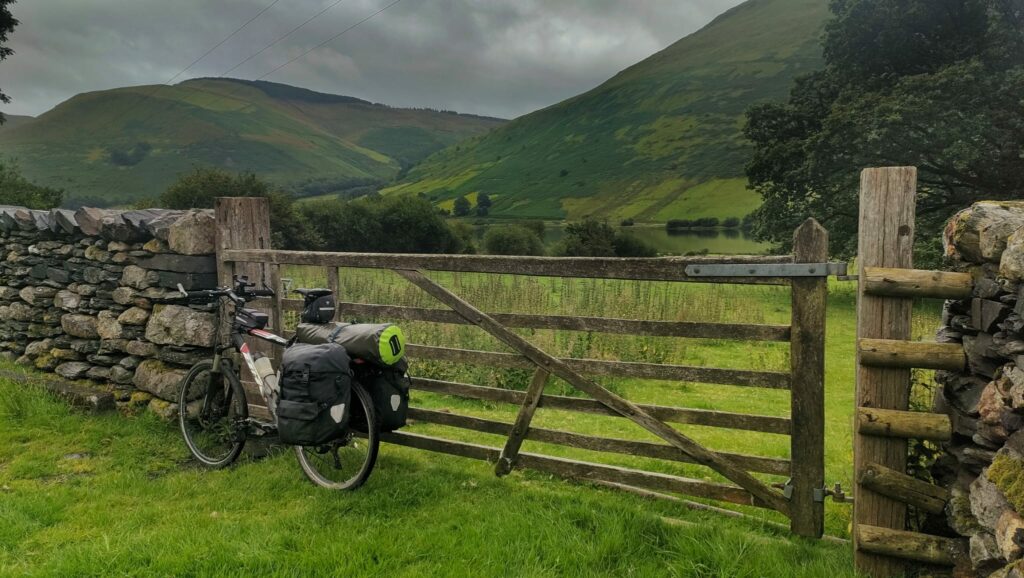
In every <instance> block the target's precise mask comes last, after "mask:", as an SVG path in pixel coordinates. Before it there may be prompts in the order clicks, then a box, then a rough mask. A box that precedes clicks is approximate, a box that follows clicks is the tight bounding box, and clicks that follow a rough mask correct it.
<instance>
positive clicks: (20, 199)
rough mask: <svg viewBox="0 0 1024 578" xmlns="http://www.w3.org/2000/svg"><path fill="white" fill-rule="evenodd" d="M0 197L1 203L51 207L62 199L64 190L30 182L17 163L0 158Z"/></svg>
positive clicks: (41, 207)
mask: <svg viewBox="0 0 1024 578" xmlns="http://www.w3.org/2000/svg"><path fill="white" fill-rule="evenodd" d="M0 199H3V204H6V205H15V206H21V207H27V208H29V209H52V208H54V207H59V206H60V204H61V201H63V200H64V191H62V190H60V189H53V188H50V187H44V186H41V185H37V184H35V183H32V182H31V181H29V180H28V179H26V178H25V177H24V176H22V174H21V170H20V168H19V167H18V165H17V163H14V162H12V161H6V162H5V161H4V160H3V159H0Z"/></svg>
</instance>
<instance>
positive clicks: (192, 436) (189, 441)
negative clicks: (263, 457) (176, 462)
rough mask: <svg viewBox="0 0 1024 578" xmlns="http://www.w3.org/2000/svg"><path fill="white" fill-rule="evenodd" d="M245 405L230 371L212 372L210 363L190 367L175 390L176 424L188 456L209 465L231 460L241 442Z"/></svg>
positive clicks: (201, 362)
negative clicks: (176, 403) (179, 389)
mask: <svg viewBox="0 0 1024 578" xmlns="http://www.w3.org/2000/svg"><path fill="white" fill-rule="evenodd" d="M248 417H249V406H248V404H247V402H246V399H245V391H244V390H243V389H242V384H241V383H239V381H238V379H236V378H235V376H234V374H232V373H230V372H225V371H218V372H216V373H215V372H214V371H213V362H212V361H210V360H207V361H200V362H199V363H197V364H195V365H193V366H192V369H190V370H189V372H188V373H187V374H186V375H185V379H183V380H182V382H181V391H180V392H179V393H178V423H179V424H180V426H181V434H182V435H183V436H184V438H185V444H186V445H187V446H188V449H189V451H190V452H192V455H193V456H195V458H196V459H197V460H199V462H200V463H202V464H203V465H204V466H206V467H209V468H223V467H224V466H227V465H229V464H231V463H232V462H234V461H235V459H237V458H238V455H239V454H240V453H242V447H243V446H244V445H245V437H246V420H247V419H248Z"/></svg>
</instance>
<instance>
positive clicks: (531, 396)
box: [494, 367, 551, 476]
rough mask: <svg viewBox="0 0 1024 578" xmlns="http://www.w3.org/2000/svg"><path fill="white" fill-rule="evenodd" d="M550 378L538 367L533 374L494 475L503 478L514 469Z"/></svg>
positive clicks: (548, 374) (495, 466) (495, 467)
mask: <svg viewBox="0 0 1024 578" xmlns="http://www.w3.org/2000/svg"><path fill="white" fill-rule="evenodd" d="M550 376H551V374H550V373H548V372H547V371H545V370H544V369H541V368H539V367H538V368H537V370H536V371H534V372H533V379H532V380H531V381H530V387H529V388H528V389H527V390H526V399H524V400H523V405H522V406H520V408H519V415H517V416H516V422H515V424H513V425H512V431H510V432H509V434H508V440H506V441H505V448H504V449H502V450H501V456H500V457H499V458H498V463H497V464H495V465H494V473H495V475H498V476H504V475H505V474H507V473H509V472H511V471H512V468H513V467H515V463H516V458H517V457H519V448H521V447H523V440H525V439H526V433H527V432H528V431H529V430H530V421H532V420H533V414H534V412H536V411H537V406H539V405H540V398H541V396H542V395H543V394H544V385H545V384H547V382H548V377H550Z"/></svg>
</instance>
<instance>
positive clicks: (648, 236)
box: [477, 224, 771, 255]
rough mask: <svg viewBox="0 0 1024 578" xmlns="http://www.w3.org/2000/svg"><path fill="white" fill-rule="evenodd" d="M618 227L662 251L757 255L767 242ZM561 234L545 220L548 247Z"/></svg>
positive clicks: (726, 232) (720, 232)
mask: <svg viewBox="0 0 1024 578" xmlns="http://www.w3.org/2000/svg"><path fill="white" fill-rule="evenodd" d="M487 226H488V225H480V226H478V227H477V234H478V235H479V236H480V237H483V234H484V231H486V230H487ZM618 229H619V230H620V231H623V232H624V233H626V234H628V235H631V236H633V237H636V238H638V239H640V240H642V241H644V242H646V243H647V244H649V245H651V246H652V247H654V248H655V249H656V250H657V251H658V252H659V253H661V254H664V255H685V254H687V253H697V252H701V251H703V250H705V249H707V251H708V253H711V254H715V255H757V254H762V253H766V252H768V250H769V249H771V244H769V243H760V242H758V241H755V240H754V239H751V238H750V237H749V236H748V235H747V234H746V233H744V232H743V231H740V230H737V229H713V230H699V231H693V230H690V231H672V232H669V231H667V230H666V229H665V227H664V226H663V225H662V226H644V225H634V226H632V227H618ZM564 236H565V227H564V226H562V225H557V224H548V225H547V226H546V227H545V229H544V245H545V247H548V248H550V247H551V246H552V245H554V244H555V243H557V242H558V241H560V240H561V239H562V237H564Z"/></svg>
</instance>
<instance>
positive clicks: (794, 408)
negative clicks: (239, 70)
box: [217, 198, 828, 537]
mask: <svg viewBox="0 0 1024 578" xmlns="http://www.w3.org/2000/svg"><path fill="white" fill-rule="evenodd" d="M219 201H220V202H218V204H217V222H218V223H219V224H220V225H221V226H224V227H232V228H243V229H247V228H255V229H256V232H255V233H254V232H253V231H251V230H250V231H249V234H238V233H234V234H224V235H222V237H221V241H220V242H219V243H218V255H217V257H218V267H219V270H220V273H221V278H222V279H225V278H230V276H231V274H232V272H234V271H243V270H245V271H248V272H249V274H250V275H254V274H258V275H261V276H263V277H264V278H265V279H268V280H269V282H270V283H272V286H273V287H274V288H275V289H276V290H277V293H278V296H277V298H276V299H274V300H273V301H272V302H264V303H262V304H257V305H263V306H266V307H268V308H269V310H270V313H271V319H272V323H273V325H274V327H275V329H277V330H279V331H283V330H284V324H283V319H284V311H289V310H290V311H297V310H299V309H301V302H300V301H297V300H290V299H284V293H283V291H282V287H281V281H280V280H281V277H282V275H281V267H282V266H290V265H300V266H316V267H323V268H326V271H327V280H328V285H329V286H330V288H332V289H335V290H337V289H338V279H339V268H341V267H353V268H367V269H388V270H392V271H394V272H395V273H397V274H398V275H400V276H401V277H402V278H404V279H405V280H407V281H409V282H410V283H412V284H413V285H415V286H416V287H418V288H420V289H421V290H423V291H425V292H426V293H428V294H429V295H431V296H432V297H434V298H435V299H437V300H438V301H439V302H441V303H443V304H444V305H446V306H447V307H448V308H449V309H447V310H446V309H428V308H415V307H402V306H396V305H393V304H367V303H351V302H345V301H344V296H343V295H339V315H359V316H375V317H379V318H383V319H388V320H417V321H426V322H433V323H445V324H463V325H465V324H471V325H475V326H477V327H479V328H480V329H482V330H483V331H485V332H487V333H488V334H490V335H491V336H493V337H495V338H496V339H498V340H499V341H501V342H502V343H504V344H505V345H507V346H508V347H510V348H511V349H512V350H513V352H514V353H506V352H495V351H474V350H466V349H456V348H450V347H437V346H427V345H417V344H410V345H409V346H408V347H407V352H408V354H409V356H410V358H411V359H412V360H413V363H415V360H416V359H434V360H443V361H448V362H455V363H469V364H478V365H489V366H496V367H516V368H529V369H532V370H533V377H532V380H531V383H530V385H529V388H528V389H527V390H526V391H525V392H522V391H515V390H507V389H500V388H496V387H491V386H488V385H486V384H482V385H473V384H464V383H457V382H452V381H443V380H436V379H424V378H417V377H415V376H414V377H413V380H412V385H413V389H414V390H419V391H429V392H435V393H439V394H445V395H452V396H459V397H464V398H470V399H478V400H488V401H492V402H499V403H510V404H517V405H519V413H518V416H517V418H516V419H515V421H514V423H505V422H501V421H496V420H489V419H482V418H478V417H473V416H467V415H459V414H454V413H447V412H439V411H435V410H430V409H426V408H416V407H413V408H412V409H411V411H410V417H412V418H413V419H415V420H417V421H421V422H430V423H435V424H441V425H445V426H450V427H456V428H465V429H469V430H473V431H477V432H485V433H491V434H499V435H502V436H507V439H506V442H505V444H504V447H503V448H499V447H491V446H485V445H479V444H473V443H467V442H463V441H456V440H452V439H446V438H442V437H436V436H427V435H423V434H418V433H411V432H405V431H402V432H394V433H390V434H385V435H384V436H383V440H384V441H386V442H389V443H394V444H399V445H404V446H408V447H413V448H418V449H423V450H429V451H435V452H442V453H447V454H453V455H458V456H464V457H469V458H475V459H480V460H486V461H488V462H491V463H494V464H495V470H496V473H497V474H498V475H504V474H506V473H508V472H509V471H510V470H511V469H513V468H529V469H533V470H539V471H543V472H550V473H553V474H556V475H559V476H564V477H567V478H573V479H583V480H593V481H603V482H610V483H618V484H626V485H629V486H633V487H639V488H646V489H651V490H660V491H668V492H675V493H681V494H688V495H692V496H697V497H701V498H708V499H714V500H720V501H724V502H730V503H734V504H743V505H748V506H756V507H763V508H769V509H772V510H775V511H778V512H780V513H782V514H784V515H787V516H788V517H789V518H790V520H791V526H790V527H791V529H792V531H793V532H795V533H797V534H800V535H804V536H813V537H819V536H821V535H822V532H823V523H824V503H823V502H824V497H825V493H826V492H825V488H824V486H825V479H824V478H825V472H824V338H825V303H826V297H827V285H826V277H825V276H824V275H825V274H826V272H827V271H826V268H825V266H824V261H825V260H826V258H827V246H828V243H827V233H826V232H825V230H824V229H823V228H822V227H821V226H820V225H819V224H818V223H817V222H815V221H813V220H808V221H807V222H805V223H804V224H803V225H802V226H801V227H800V228H799V229H798V230H797V231H796V233H795V238H794V240H795V244H794V254H793V255H788V256H747V257H692V258H691V257H685V258H675V257H672V258H650V259H632V258H630V259H620V258H554V257H506V256H477V255H406V254H369V253H328V252H307V251H275V250H271V249H269V247H267V246H266V245H264V246H262V247H261V246H257V245H256V244H255V242H256V241H255V240H257V239H259V240H265V239H267V238H269V231H266V230H265V229H263V231H262V233H260V232H259V230H260V229H262V228H264V227H267V223H266V219H265V217H264V216H263V215H265V214H266V209H265V200H264V199H238V198H235V199H222V200H219ZM261 206H263V208H262V209H261V208H260V207H261ZM254 215H255V218H253V216H254ZM795 263H809V264H812V265H808V266H802V267H800V266H795V265H794V264H795ZM721 266H728V267H726V268H725V269H719V271H723V272H722V273H721V274H716V273H715V269H714V268H715V267H721ZM254 267H255V269H254ZM766 268H770V269H771V270H772V271H774V272H775V273H769V275H771V276H766V273H765V269H766ZM257 270H258V272H256V271H257ZM430 271H447V272H472V273H486V274H498V275H526V276H544V277H565V278H596V279H628V280H640V281H671V282H681V283H717V284H730V283H735V284H767V285H783V286H791V288H792V291H791V293H792V322H791V324H790V325H787V326H782V325H763V324H727V323H696V322H683V321H648V320H633V319H613V318H605V317H570V316H559V315H525V314H515V313H485V312H484V311H481V310H480V308H479V307H476V306H474V305H473V304H471V303H469V302H467V301H466V300H465V299H463V298H461V297H460V296H458V295H456V294H455V293H453V292H452V291H451V290H449V289H447V288H445V287H444V286H442V285H441V284H439V283H438V282H436V281H435V280H433V279H431V278H430V277H429V276H428V274H427V273H428V272H430ZM709 273H710V274H709ZM711 275H714V276H711ZM510 327H512V328H534V329H558V330H569V331H584V332H603V333H612V334H626V335H653V336H670V337H686V338H714V339H732V340H748V341H776V342H779V341H781V342H789V344H790V370H789V371H788V372H779V371H753V370H747V369H727V368H718V367H699V366H683V365H669V364H655V363H637V362H624V361H607V360H593V359H577V358H558V357H555V356H553V355H550V354H549V353H547V352H545V351H543V350H541V349H540V348H538V347H537V346H535V345H534V344H532V343H530V342H529V341H528V340H526V339H524V338H523V337H521V336H519V335H518V334H516V333H514V332H513V331H511V330H510V329H509V328H510ZM413 373H415V365H414V366H413ZM595 375H596V376H609V377H639V378H648V379H659V380H676V381H684V382H698V383H710V384H730V385H739V386H746V387H757V388H771V389H788V390H790V392H791V415H790V417H788V418H786V417H775V416H765V415H750V414H740V413H729V412H722V411H711V410H704V409H691V408H681V407H667V406H661V405H645V404H635V403H632V402H630V401H629V400H627V399H624V398H623V397H622V396H620V395H617V394H615V393H613V392H612V391H610V390H609V389H607V388H605V387H602V386H601V385H600V384H599V383H598V382H596V381H595V380H594V379H592V378H591V377H590V376H595ZM552 378H558V379H562V380H564V381H565V382H567V383H568V384H570V385H571V386H572V387H573V388H575V389H577V390H579V391H581V392H584V393H586V394H588V395H589V396H590V398H591V399H584V398H578V397H569V396H559V395H550V394H547V393H545V386H546V384H548V383H549V381H550V380H551V379H552ZM413 401H414V402H415V396H414V399H413ZM543 408H552V409H559V410H570V411H578V412H585V413H590V414H604V415H612V416H619V417H622V418H625V419H629V420H632V421H633V422H634V423H636V424H637V425H639V426H640V427H642V428H644V429H645V430H647V431H648V432H651V433H652V434H654V435H656V436H657V437H658V438H660V439H661V440H663V441H664V442H666V443H651V442H643V441H632V440H623V439H613V438H605V437H598V436H592V435H583V434H579V433H573V432H568V431H560V430H552V429H545V428H538V427H532V426H531V420H532V418H533V416H534V414H535V412H537V411H538V409H543ZM670 422H671V423H681V424H698V425H703V426H710V427H720V428H730V429H734V430H743V431H746V432H767V433H772V434H788V435H789V436H790V438H791V444H790V447H791V454H790V455H791V458H790V459H789V460H785V459H777V458H766V457H760V456H751V455H743V454H732V453H725V452H721V451H713V450H710V449H708V448H707V447H705V446H703V445H701V444H699V443H697V442H696V441H694V440H693V439H691V438H690V437H688V436H686V435H684V434H682V433H681V432H680V431H679V430H677V429H676V428H674V427H672V426H671V425H669V424H670ZM526 440H533V441H538V442H544V443H551V444H560V445H565V446H569V447H574V448H583V449H587V450H595V451H603V452H613V453H619V454H629V455H635V456H645V457H652V458H658V459H663V460H671V461H677V462H684V463H695V464H700V465H703V466H707V467H708V468H710V469H712V470H713V471H715V472H717V473H719V474H721V475H722V476H724V477H725V478H726V479H728V480H730V481H731V482H732V483H731V484H729V483H718V482H711V481H705V480H698V479H691V478H686V477H681V476H676V475H669V474H664V473H658V472H651V471H645V470H641V469H630V468H623V467H616V466H611V465H605V464H598V463H589V462H582V461H577V460H571V459H566V458H559V457H553V456H547V455H541V454H534V453H527V452H522V451H520V448H521V446H522V444H523V443H524V441H526ZM751 472H754V473H757V474H770V475H776V476H788V477H789V478H790V480H789V482H788V483H787V484H785V485H784V486H785V492H780V491H778V490H777V489H776V488H774V487H772V485H771V484H770V483H768V482H766V481H765V479H764V476H761V477H757V476H755V475H754V474H752V473H751ZM779 485H782V484H779Z"/></svg>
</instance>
